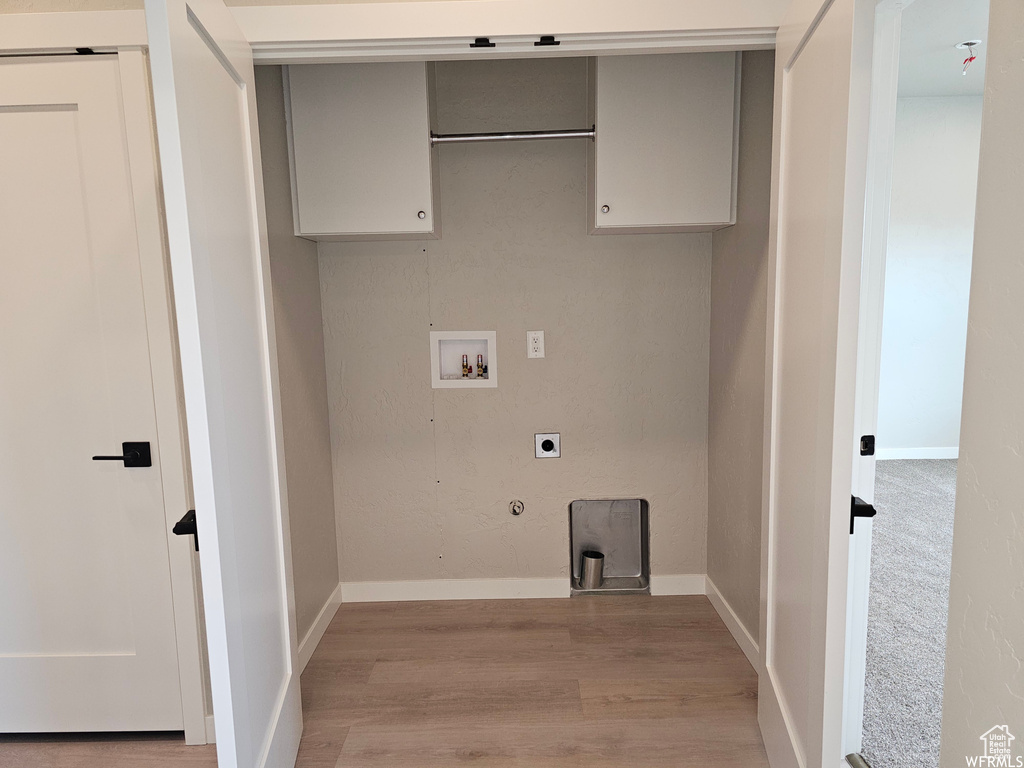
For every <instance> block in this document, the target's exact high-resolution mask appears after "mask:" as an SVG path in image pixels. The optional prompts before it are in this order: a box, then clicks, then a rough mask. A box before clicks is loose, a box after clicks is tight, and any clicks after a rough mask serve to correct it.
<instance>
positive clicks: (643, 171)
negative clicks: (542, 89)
mask: <svg viewBox="0 0 1024 768" xmlns="http://www.w3.org/2000/svg"><path fill="white" fill-rule="evenodd" d="M590 89H591V92H590V97H591V101H590V103H591V109H592V110H593V119H594V123H595V124H596V126H597V137H596V139H595V142H594V146H593V149H592V153H591V160H590V168H589V171H590V174H589V178H590V194H591V201H590V231H591V232H592V233H594V234H597V233H603V232H608V233H616V232H630V231H634V232H647V231H650V232H687V231H691V232H692V231H712V230H715V229H720V228H722V227H726V226H729V225H730V224H734V223H735V221H736V183H735V180H736V151H737V146H738V144H737V139H738V127H737V126H738V124H739V100H738V96H739V54H737V53H731V52H729V53H675V54H658V55H647V56H601V57H598V58H597V59H593V60H592V64H591V78H590Z"/></svg>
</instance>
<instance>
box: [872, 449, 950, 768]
mask: <svg viewBox="0 0 1024 768" xmlns="http://www.w3.org/2000/svg"><path fill="white" fill-rule="evenodd" d="M955 496H956V461H954V460H939V461H935V460H932V461H925V460H913V461H910V460H907V461H879V462H878V468H877V477H876V485H875V507H876V508H877V509H878V516H877V517H876V518H875V522H874V532H873V535H872V541H871V592H870V598H869V603H868V654H867V681H866V688H867V691H866V695H865V701H864V745H863V749H862V750H861V752H862V754H863V755H864V757H865V758H867V760H868V762H869V763H871V765H872V768H911V767H913V768H934V767H935V766H938V764H939V732H940V729H941V725H942V672H943V666H944V662H945V654H946V618H947V613H948V602H949V567H950V558H951V553H952V547H953V506H954V500H955Z"/></svg>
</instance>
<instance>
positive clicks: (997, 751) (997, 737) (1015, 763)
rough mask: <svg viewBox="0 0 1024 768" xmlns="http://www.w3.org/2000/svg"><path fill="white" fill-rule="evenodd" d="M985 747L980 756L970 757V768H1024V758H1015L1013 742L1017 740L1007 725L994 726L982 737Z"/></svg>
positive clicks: (968, 763)
mask: <svg viewBox="0 0 1024 768" xmlns="http://www.w3.org/2000/svg"><path fill="white" fill-rule="evenodd" d="M978 738H979V739H981V743H982V744H983V745H984V746H983V748H982V753H981V754H980V755H968V756H967V765H968V766H970V768H1024V757H1021V756H1020V755H1017V756H1016V757H1014V756H1013V742H1014V739H1015V738H1016V737H1015V736H1014V735H1013V734H1012V733H1010V729H1009V728H1008V727H1007V726H1005V725H994V726H992V727H991V728H989V729H988V730H987V731H985V732H984V733H983V734H981V736H979V737H978Z"/></svg>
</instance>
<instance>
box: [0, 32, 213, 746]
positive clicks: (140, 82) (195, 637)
mask: <svg viewBox="0 0 1024 768" xmlns="http://www.w3.org/2000/svg"><path fill="white" fill-rule="evenodd" d="M140 13H141V12H140ZM29 17H32V18H29ZM69 17H72V18H69ZM8 19H10V20H11V23H10V24H8ZM140 20H141V21H142V22H143V23H142V25H141V27H140V25H139V23H138V22H139V21H140ZM140 30H141V39H140V35H139V33H140ZM145 31H146V30H145V23H144V19H142V17H141V15H140V16H136V15H134V14H132V13H130V12H128V13H125V12H82V13H46V14H13V15H10V16H7V17H6V18H5V20H4V24H2V25H0V56H3V55H11V54H14V53H16V54H19V55H24V54H53V53H65V52H69V51H74V49H75V48H76V47H79V46H85V45H88V42H89V41H96V43H97V45H96V47H95V49H96V50H97V52H100V51H101V50H102V51H110V52H116V53H117V55H118V70H119V75H120V80H121V98H122V107H123V118H124V123H125V135H126V137H127V142H128V156H129V161H130V168H129V172H130V174H131V184H132V199H133V204H134V208H135V226H136V232H137V237H138V246H139V264H140V270H141V274H142V291H143V298H144V302H145V313H146V332H147V336H148V339H149V349H150V367H151V370H152V373H153V402H154V408H155V414H156V424H157V435H156V440H155V442H156V443H157V446H158V451H157V453H158V455H159V469H160V478H161V482H162V485H163V503H164V521H165V526H166V532H167V549H168V559H169V562H170V576H171V597H172V603H173V610H174V628H175V629H174V631H175V643H176V646H177V656H178V680H179V686H180V690H181V702H182V719H183V722H184V730H185V743H186V744H206V743H209V741H211V740H212V735H213V731H212V717H208V714H207V712H206V682H205V673H204V664H205V662H204V658H203V656H204V654H203V647H202V640H201V631H202V630H201V621H202V618H201V615H200V611H199V607H198V605H199V603H198V600H197V597H198V584H197V580H196V575H195V574H196V573H197V572H198V567H199V564H198V556H197V555H196V554H195V551H194V548H193V546H192V539H191V537H179V536H174V535H172V534H171V528H172V527H173V525H174V523H175V522H177V521H178V519H179V518H180V517H181V516H182V515H183V514H185V512H187V511H188V510H189V509H190V508H191V488H190V483H189V476H188V457H187V454H186V452H185V451H186V449H185V445H186V443H185V435H184V414H183V412H182V410H181V406H180V395H181V393H180V374H179V370H178V368H179V365H178V350H177V340H176V331H175V323H174V315H173V309H172V304H171V297H170V292H169V287H170V281H169V275H168V260H167V247H166V238H165V234H164V219H163V211H162V207H161V203H160V186H159V178H160V177H159V168H158V166H157V162H156V144H155V136H156V132H155V127H154V123H153V110H152V104H151V98H150V86H149V82H150V81H149V68H148V66H147V62H146V57H145V54H144V52H143V46H144V44H145Z"/></svg>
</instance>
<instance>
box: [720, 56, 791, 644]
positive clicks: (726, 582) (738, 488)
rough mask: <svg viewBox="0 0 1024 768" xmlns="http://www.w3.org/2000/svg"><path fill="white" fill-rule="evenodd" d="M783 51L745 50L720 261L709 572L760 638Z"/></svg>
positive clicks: (746, 624)
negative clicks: (772, 237)
mask: <svg viewBox="0 0 1024 768" xmlns="http://www.w3.org/2000/svg"><path fill="white" fill-rule="evenodd" d="M774 77H775V55H774V53H773V52H771V51H756V52H755V51H750V52H747V53H745V54H743V72H742V84H743V87H742V91H741V94H740V98H741V104H740V155H739V195H738V204H737V215H736V225H735V226H733V227H729V228H728V229H722V230H719V231H718V232H715V233H714V235H713V238H712V258H711V384H710V402H709V418H708V493H709V496H708V577H709V578H710V579H711V581H712V582H714V584H715V586H716V587H717V588H718V590H719V591H720V592H721V594H722V596H723V597H724V598H725V599H726V601H727V602H728V603H729V604H730V605H731V606H732V608H733V610H734V611H735V612H736V615H737V616H738V617H739V619H740V621H742V622H743V624H744V626H745V627H746V628H747V631H748V632H750V634H751V635H752V636H753V637H754V638H757V636H758V621H759V608H758V605H759V600H760V584H761V482H762V470H763V466H762V458H763V442H764V376H765V333H766V327H767V326H766V323H767V314H766V313H767V301H768V283H767V279H768V278H767V265H768V214H769V203H770V198H771V180H772V178H771V177H772V89H773V81H774Z"/></svg>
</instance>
